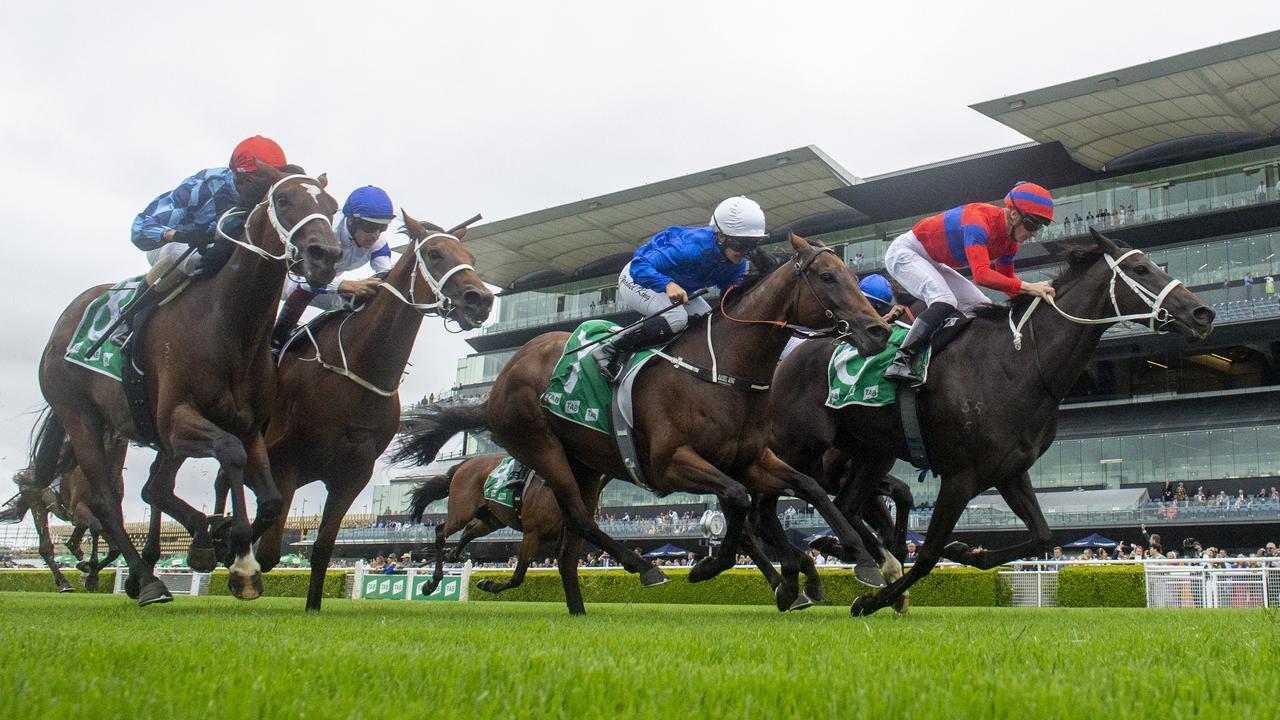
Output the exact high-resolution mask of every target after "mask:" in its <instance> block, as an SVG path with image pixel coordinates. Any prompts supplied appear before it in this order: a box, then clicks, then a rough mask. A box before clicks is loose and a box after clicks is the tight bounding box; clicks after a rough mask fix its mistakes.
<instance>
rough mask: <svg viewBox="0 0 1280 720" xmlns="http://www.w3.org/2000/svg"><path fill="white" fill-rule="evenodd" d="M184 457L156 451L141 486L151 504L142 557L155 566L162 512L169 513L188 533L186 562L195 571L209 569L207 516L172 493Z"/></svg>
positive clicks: (143, 495)
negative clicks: (189, 536)
mask: <svg viewBox="0 0 1280 720" xmlns="http://www.w3.org/2000/svg"><path fill="white" fill-rule="evenodd" d="M184 462H186V458H185V457H182V456H173V455H166V454H165V453H163V452H160V453H156V459H155V461H154V462H152V463H151V471H150V473H148V475H147V482H146V484H144V485H143V486H142V499H143V501H144V502H146V503H147V504H148V505H150V506H151V523H150V526H149V527H148V529H147V542H146V545H144V546H143V548H142V559H143V560H144V561H145V562H146V563H147V564H148V565H150V566H152V567H155V564H156V562H158V561H159V560H160V522H161V520H162V516H161V513H164V514H165V515H168V516H169V517H172V518H173V519H174V520H177V521H178V522H179V523H181V524H182V527H184V528H186V530H187V533H188V534H190V535H191V546H190V547H188V548H187V564H188V565H189V566H190V567H191V569H193V570H196V571H197V572H210V571H211V570H213V567H214V559H213V541H212V540H211V539H210V538H209V529H208V518H206V517H205V515H204V513H202V512H200V511H199V510H196V509H195V508H194V507H191V505H189V504H187V503H186V502H184V501H183V500H182V499H181V498H179V497H178V496H177V495H175V494H174V485H175V483H176V480H177V477H178V470H179V469H180V468H181V467H182V464H183V463H184Z"/></svg>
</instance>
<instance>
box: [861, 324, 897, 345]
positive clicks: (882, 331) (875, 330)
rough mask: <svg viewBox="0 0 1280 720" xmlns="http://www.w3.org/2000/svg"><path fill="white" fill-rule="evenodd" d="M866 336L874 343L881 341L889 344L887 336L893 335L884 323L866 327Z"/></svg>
mask: <svg viewBox="0 0 1280 720" xmlns="http://www.w3.org/2000/svg"><path fill="white" fill-rule="evenodd" d="M867 334H868V335H870V336H871V337H872V339H874V340H875V341H876V342H881V341H883V342H886V343H887V342H889V336H890V335H892V334H893V331H892V330H890V329H889V326H888V325H885V324H884V323H873V324H871V325H868V326H867Z"/></svg>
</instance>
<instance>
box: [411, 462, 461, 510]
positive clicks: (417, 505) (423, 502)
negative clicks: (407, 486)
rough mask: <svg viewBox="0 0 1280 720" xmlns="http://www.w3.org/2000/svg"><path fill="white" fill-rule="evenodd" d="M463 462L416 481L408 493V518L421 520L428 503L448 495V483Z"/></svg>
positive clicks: (451, 480)
mask: <svg viewBox="0 0 1280 720" xmlns="http://www.w3.org/2000/svg"><path fill="white" fill-rule="evenodd" d="M465 464H466V462H465V461H463V462H460V463H458V464H457V465H454V466H453V467H451V468H449V470H448V471H447V472H445V474H443V475H432V476H431V477H429V478H427V479H426V480H423V481H422V482H420V483H418V486H417V487H415V488H414V489H413V492H412V493H410V494H409V519H411V520H413V521H414V522H422V515H423V513H425V512H426V511H427V506H428V505H430V504H431V503H433V502H435V501H437V500H440V499H443V498H447V497H449V484H450V483H452V482H453V476H454V475H456V474H458V468H460V467H462V466H463V465H465Z"/></svg>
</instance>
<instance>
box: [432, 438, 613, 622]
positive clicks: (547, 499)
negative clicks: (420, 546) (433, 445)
mask: <svg viewBox="0 0 1280 720" xmlns="http://www.w3.org/2000/svg"><path fill="white" fill-rule="evenodd" d="M505 457H506V456H505V455H480V456H478V457H473V458H468V459H466V460H464V461H462V462H460V463H458V464H457V465H454V466H453V467H451V468H449V470H448V472H446V473H445V474H444V475H440V476H436V477H431V478H427V479H426V480H424V481H423V482H422V483H420V484H419V485H418V487H417V488H415V489H414V491H413V494H412V500H411V502H410V505H409V510H410V517H412V518H413V519H414V520H415V521H420V520H422V514H423V513H424V512H425V511H426V509H427V505H430V504H431V503H433V502H435V501H436V500H440V499H441V498H444V497H448V498H449V512H448V515H447V516H446V518H445V521H444V522H442V523H440V524H439V525H436V542H435V556H434V557H435V561H436V567H435V572H434V573H433V574H432V576H431V580H430V581H429V582H428V583H427V584H426V585H424V586H423V588H422V593H423V594H424V595H429V594H431V593H432V592H435V589H436V587H437V586H438V585H439V584H440V581H441V580H443V579H444V562H445V543H446V542H447V541H448V538H449V536H450V535H452V534H454V533H456V532H458V531H459V530H461V531H462V537H460V538H459V539H458V544H457V545H456V546H455V547H454V548H453V551H452V552H451V553H450V554H449V559H450V561H451V562H457V561H458V560H459V559H460V558H461V557H462V549H463V548H465V547H466V546H467V543H469V542H471V541H472V540H475V539H476V538H480V537H484V536H485V535H488V534H489V533H491V532H494V531H495V530H499V529H501V528H504V527H509V528H515V529H517V530H519V531H520V532H522V533H524V536H523V537H522V538H521V540H520V549H519V550H518V551H517V557H516V569H515V572H514V573H513V574H512V575H511V577H510V578H509V579H507V580H505V581H502V582H499V581H497V580H493V579H490V578H485V579H484V580H481V581H480V582H479V583H477V587H479V588H480V589H481V590H484V591H486V592H491V593H500V592H502V591H503V590H510V589H511V588H516V587H520V585H521V584H522V583H523V582H524V576H525V572H526V571H527V570H528V569H529V563H530V562H532V561H533V558H534V554H535V553H536V552H537V551H538V547H539V546H540V545H542V544H543V543H548V542H555V541H557V540H559V539H560V535H561V531H562V530H563V529H564V521H563V516H562V515H561V514H560V506H559V505H557V504H556V498H555V495H553V494H552V493H551V490H550V489H549V488H547V485H546V483H544V482H543V481H542V478H540V477H538V476H537V475H536V474H535V475H533V476H532V477H530V479H529V482H528V483H527V484H526V485H525V487H524V494H523V496H522V497H521V502H520V510H519V511H518V512H517V511H516V510H515V509H513V508H511V507H509V506H507V505H503V504H502V503H500V502H495V501H493V500H489V499H486V498H485V496H484V484H485V479H486V478H488V477H489V473H491V472H493V470H494V468H496V467H498V463H500V462H502V460H503V458H505ZM602 487H603V483H597V487H596V488H587V489H586V497H587V498H589V499H590V505H591V507H592V509H593V510H594V507H595V504H596V503H597V501H598V500H599V496H600V492H599V490H600V488H602ZM593 489H594V492H592V490H593ZM575 562H576V559H575ZM565 599H566V601H567V602H568V604H569V611H570V612H572V613H574V614H581V613H582V612H583V609H582V593H581V591H580V590H579V589H578V588H577V587H576V586H575V587H574V588H573V589H572V590H570V589H569V588H567V587H566V588H565Z"/></svg>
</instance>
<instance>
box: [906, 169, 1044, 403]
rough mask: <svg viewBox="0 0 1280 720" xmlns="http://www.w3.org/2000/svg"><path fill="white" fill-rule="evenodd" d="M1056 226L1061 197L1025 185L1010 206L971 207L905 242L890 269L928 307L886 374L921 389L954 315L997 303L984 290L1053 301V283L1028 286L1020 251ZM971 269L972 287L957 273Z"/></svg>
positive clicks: (923, 224) (921, 225) (924, 223)
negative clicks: (919, 361)
mask: <svg viewBox="0 0 1280 720" xmlns="http://www.w3.org/2000/svg"><path fill="white" fill-rule="evenodd" d="M1051 222H1053V196H1052V195H1050V194H1049V191H1048V190H1045V189H1044V188H1042V187H1040V186H1039V185H1036V184H1035V183H1029V182H1019V183H1017V184H1015V185H1014V186H1013V189H1012V190H1010V191H1009V194H1007V195H1005V197H1004V207H997V206H995V205H988V204H986V203H969V204H968V205H961V206H960V207H957V208H952V209H950V210H948V211H946V212H944V213H940V214H938V215H934V216H931V217H927V218H925V219H923V220H921V221H920V222H918V223H916V225H915V227H913V228H911V229H910V230H908V231H907V232H905V233H903V234H901V235H899V236H898V239H896V240H894V241H893V242H892V243H891V244H890V245H889V249H888V251H887V252H885V256H884V264H885V269H887V270H888V271H889V275H891V276H892V277H893V279H894V280H897V281H898V284H899V285H901V286H902V287H903V289H905V290H906V291H907V292H909V293H911V294H912V295H914V296H916V297H917V298H920V299H921V300H922V301H924V303H925V304H926V305H927V306H928V307H927V308H926V309H925V311H924V312H922V313H920V317H918V318H916V321H915V323H914V324H913V325H912V326H911V332H909V333H907V337H906V339H904V340H903V341H902V347H901V348H899V349H898V353H897V355H896V356H895V357H894V359H893V364H892V365H890V366H889V369H888V370H887V371H885V374H884V376H885V377H886V378H888V379H889V380H893V381H896V382H909V383H919V382H920V381H921V378H920V376H919V375H918V374H916V372H915V371H914V370H913V369H912V364H913V362H914V360H915V357H916V355H918V354H919V352H920V351H921V349H923V348H924V347H926V346H927V345H928V344H929V338H931V337H932V336H933V333H934V331H935V330H937V329H938V327H939V326H941V325H942V322H943V321H944V320H946V318H947V316H949V315H950V314H951V313H953V312H955V311H957V310H959V311H960V312H961V313H963V314H965V315H967V316H970V317H971V316H972V315H973V311H974V308H977V307H979V306H981V305H989V304H991V301H990V300H989V299H987V296H986V295H984V294H983V293H982V291H981V290H979V289H978V286H979V285H980V286H982V287H985V288H990V289H992V290H997V291H1000V292H1003V293H1005V294H1006V295H1008V296H1009V297H1014V296H1016V295H1018V294H1025V295H1034V296H1036V297H1039V298H1052V297H1053V286H1052V285H1051V284H1049V283H1048V282H1026V281H1024V280H1020V279H1018V276H1017V275H1015V274H1014V272H1013V260H1014V256H1015V255H1016V254H1017V252H1018V248H1019V246H1020V245H1021V244H1022V243H1024V242H1027V241H1028V240H1030V239H1032V238H1033V237H1035V236H1036V234H1037V233H1039V232H1040V230H1041V229H1043V228H1044V227H1045V226H1046V225H1048V224H1049V223H1051ZM966 265H967V266H968V267H969V269H970V270H971V271H972V274H973V281H972V282H970V281H969V280H967V279H966V278H965V277H964V276H963V275H961V274H960V273H958V272H956V270H955V268H958V267H964V266H966Z"/></svg>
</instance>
